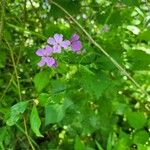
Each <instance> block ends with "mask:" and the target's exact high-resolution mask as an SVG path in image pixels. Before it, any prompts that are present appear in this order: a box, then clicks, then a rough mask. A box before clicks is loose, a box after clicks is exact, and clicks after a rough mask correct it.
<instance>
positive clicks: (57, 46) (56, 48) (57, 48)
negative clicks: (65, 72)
mask: <svg viewBox="0 0 150 150" xmlns="http://www.w3.org/2000/svg"><path fill="white" fill-rule="evenodd" d="M47 42H48V44H50V45H53V52H54V53H60V52H61V48H62V47H63V48H65V49H66V48H68V46H69V45H70V41H68V40H64V41H63V35H62V34H55V35H54V37H53V38H52V37H50V38H49V39H48V41H47Z"/></svg>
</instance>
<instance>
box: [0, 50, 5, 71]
mask: <svg viewBox="0 0 150 150" xmlns="http://www.w3.org/2000/svg"><path fill="white" fill-rule="evenodd" d="M0 53H1V54H0V68H3V67H5V63H6V50H4V51H2V50H1V52H0Z"/></svg>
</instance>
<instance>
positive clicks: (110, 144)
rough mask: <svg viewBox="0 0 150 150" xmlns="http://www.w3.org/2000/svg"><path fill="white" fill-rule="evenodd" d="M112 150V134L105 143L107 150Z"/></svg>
mask: <svg viewBox="0 0 150 150" xmlns="http://www.w3.org/2000/svg"><path fill="white" fill-rule="evenodd" d="M111 149H112V134H111V133H110V134H109V137H108V141H107V150H111Z"/></svg>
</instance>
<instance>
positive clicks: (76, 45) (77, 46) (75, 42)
mask: <svg viewBox="0 0 150 150" xmlns="http://www.w3.org/2000/svg"><path fill="white" fill-rule="evenodd" d="M70 42H71V48H72V50H73V51H74V52H79V51H80V50H81V48H82V44H81V42H80V41H79V35H77V34H73V35H72V37H71V40H70Z"/></svg>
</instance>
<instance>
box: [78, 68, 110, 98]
mask: <svg viewBox="0 0 150 150" xmlns="http://www.w3.org/2000/svg"><path fill="white" fill-rule="evenodd" d="M79 81H80V83H81V86H82V87H83V89H84V90H85V91H86V92H87V93H89V94H90V95H92V96H96V98H97V99H98V98H100V97H101V95H102V93H103V91H104V90H105V89H106V88H107V87H108V85H109V82H108V80H107V78H106V76H105V75H104V74H103V73H99V74H95V73H94V72H92V71H91V70H89V69H88V68H87V67H84V66H80V68H79Z"/></svg>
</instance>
